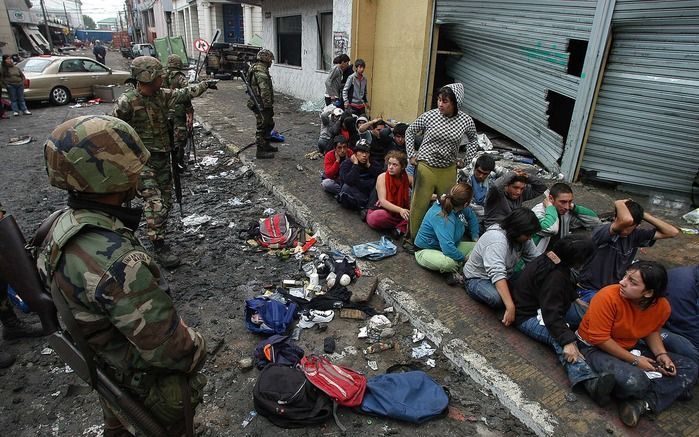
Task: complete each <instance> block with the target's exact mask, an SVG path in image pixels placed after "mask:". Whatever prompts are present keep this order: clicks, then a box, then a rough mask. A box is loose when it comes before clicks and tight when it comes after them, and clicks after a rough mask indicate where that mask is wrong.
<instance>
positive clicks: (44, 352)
mask: <svg viewBox="0 0 699 437" xmlns="http://www.w3.org/2000/svg"><path fill="white" fill-rule="evenodd" d="M40 353H41V355H51V354H52V353H53V349H51V348H50V347H45V348H43V349H42V350H41V352H40Z"/></svg>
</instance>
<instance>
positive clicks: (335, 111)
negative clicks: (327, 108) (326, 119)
mask: <svg viewBox="0 0 699 437" xmlns="http://www.w3.org/2000/svg"><path fill="white" fill-rule="evenodd" d="M343 112H345V111H343V110H342V108H335V109H333V115H334V116H335V117H339V116H341V115H342V113H343Z"/></svg>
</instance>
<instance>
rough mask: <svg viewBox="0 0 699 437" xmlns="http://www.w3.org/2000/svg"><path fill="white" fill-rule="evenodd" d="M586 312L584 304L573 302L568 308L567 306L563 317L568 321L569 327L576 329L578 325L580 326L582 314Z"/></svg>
mask: <svg viewBox="0 0 699 437" xmlns="http://www.w3.org/2000/svg"><path fill="white" fill-rule="evenodd" d="M586 312H587V307H586V306H583V305H580V304H579V303H578V302H573V303H572V304H570V308H568V312H567V313H566V317H565V319H566V323H568V326H570V329H572V330H576V329H578V326H580V322H582V319H583V316H584V315H585V313H586Z"/></svg>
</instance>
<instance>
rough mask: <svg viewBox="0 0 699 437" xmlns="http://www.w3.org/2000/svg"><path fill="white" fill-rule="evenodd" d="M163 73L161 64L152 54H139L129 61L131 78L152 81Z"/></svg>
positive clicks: (145, 81)
mask: <svg viewBox="0 0 699 437" xmlns="http://www.w3.org/2000/svg"><path fill="white" fill-rule="evenodd" d="M163 74H164V71H163V64H161V63H160V61H159V60H158V58H154V57H152V56H139V57H138V58H136V59H134V60H133V62H131V78H133V79H136V80H137V81H139V82H143V83H149V82H153V81H154V80H155V79H157V78H158V77H160V76H162V75H163Z"/></svg>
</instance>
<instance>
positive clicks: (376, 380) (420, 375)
mask: <svg viewBox="0 0 699 437" xmlns="http://www.w3.org/2000/svg"><path fill="white" fill-rule="evenodd" d="M448 408H449V396H448V395H447V393H446V391H444V388H442V386H440V385H439V384H437V383H436V382H434V380H433V379H432V378H430V377H429V376H428V375H427V374H426V373H425V372H422V371H419V370H417V371H412V372H405V373H387V374H384V375H378V376H375V377H373V378H371V379H369V380H368V381H367V388H366V393H365V394H364V399H363V400H362V405H361V407H360V411H361V412H363V413H367V414H370V415H374V416H380V417H390V418H391V419H397V420H403V421H406V422H412V423H423V422H427V421H428V420H431V419H436V418H439V417H444V416H446V414H447V412H448Z"/></svg>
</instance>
